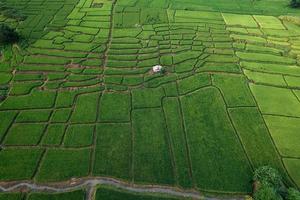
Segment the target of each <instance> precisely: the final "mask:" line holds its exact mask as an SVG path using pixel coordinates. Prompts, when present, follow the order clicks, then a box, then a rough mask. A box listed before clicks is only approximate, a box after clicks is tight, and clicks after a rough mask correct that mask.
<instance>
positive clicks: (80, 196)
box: [0, 190, 85, 200]
mask: <svg viewBox="0 0 300 200" xmlns="http://www.w3.org/2000/svg"><path fill="white" fill-rule="evenodd" d="M25 199H26V200H84V199H85V192H84V191H82V190H77V191H72V192H66V193H55V194H50V193H29V194H27V193H4V194H3V193H2V194H1V193H0V200H25Z"/></svg>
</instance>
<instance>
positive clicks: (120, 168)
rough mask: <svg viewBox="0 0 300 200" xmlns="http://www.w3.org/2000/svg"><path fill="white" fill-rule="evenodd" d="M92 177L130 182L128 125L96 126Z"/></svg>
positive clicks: (130, 149) (129, 137) (130, 153)
mask: <svg viewBox="0 0 300 200" xmlns="http://www.w3.org/2000/svg"><path fill="white" fill-rule="evenodd" d="M96 134H97V141H96V153H95V164H94V168H93V169H94V170H93V174H94V175H99V176H109V177H116V178H121V179H126V180H130V179H131V178H132V173H131V166H132V162H131V161H132V158H131V157H132V141H131V127H130V126H129V124H107V125H106V124H103V125H98V126H97V132H96Z"/></svg>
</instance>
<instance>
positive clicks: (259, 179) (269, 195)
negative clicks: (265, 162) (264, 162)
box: [253, 166, 300, 200]
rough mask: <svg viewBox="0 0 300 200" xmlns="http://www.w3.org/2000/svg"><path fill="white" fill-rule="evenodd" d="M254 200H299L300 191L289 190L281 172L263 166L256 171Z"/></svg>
mask: <svg viewBox="0 0 300 200" xmlns="http://www.w3.org/2000/svg"><path fill="white" fill-rule="evenodd" d="M253 180H254V195H253V197H254V199H255V200H266V199H270V200H271V199H272V200H283V199H286V200H298V199H300V191H298V190H296V189H294V188H287V187H286V186H285V185H284V184H283V182H282V177H281V175H280V174H279V172H278V171H277V170H276V169H274V168H271V167H269V166H263V167H260V168H258V169H256V170H255V172H254V176H253Z"/></svg>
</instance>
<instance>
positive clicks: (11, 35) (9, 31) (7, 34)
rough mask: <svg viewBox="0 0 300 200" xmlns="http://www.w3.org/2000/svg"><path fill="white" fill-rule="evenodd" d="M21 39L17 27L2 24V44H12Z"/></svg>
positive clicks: (0, 30)
mask: <svg viewBox="0 0 300 200" xmlns="http://www.w3.org/2000/svg"><path fill="white" fill-rule="evenodd" d="M19 40H20V35H19V34H18V33H17V32H16V30H15V29H13V28H11V27H9V26H7V25H5V24H1V25H0V44H12V43H16V42H18V41H19Z"/></svg>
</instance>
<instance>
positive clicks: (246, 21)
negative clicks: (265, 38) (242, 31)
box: [222, 13, 258, 28]
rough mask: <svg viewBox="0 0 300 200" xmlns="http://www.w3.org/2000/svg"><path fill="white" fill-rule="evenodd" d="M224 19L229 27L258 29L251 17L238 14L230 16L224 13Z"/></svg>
mask: <svg viewBox="0 0 300 200" xmlns="http://www.w3.org/2000/svg"><path fill="white" fill-rule="evenodd" d="M222 15H223V18H224V20H225V22H226V24H227V25H229V26H242V27H251V28H256V27H258V25H257V23H256V22H255V20H254V19H253V17H252V16H251V15H238V14H229V13H222Z"/></svg>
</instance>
